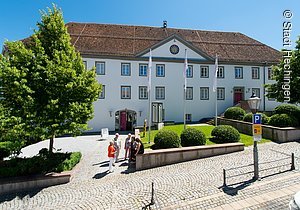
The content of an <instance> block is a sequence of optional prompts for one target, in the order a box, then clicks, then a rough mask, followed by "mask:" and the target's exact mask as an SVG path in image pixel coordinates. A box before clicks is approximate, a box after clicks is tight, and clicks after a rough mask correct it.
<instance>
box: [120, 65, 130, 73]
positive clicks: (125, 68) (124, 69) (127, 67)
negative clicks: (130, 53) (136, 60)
mask: <svg viewBox="0 0 300 210" xmlns="http://www.w3.org/2000/svg"><path fill="white" fill-rule="evenodd" d="M121 75H122V76H130V75H131V65H130V63H121Z"/></svg>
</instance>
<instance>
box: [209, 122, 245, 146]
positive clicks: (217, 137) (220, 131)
mask: <svg viewBox="0 0 300 210" xmlns="http://www.w3.org/2000/svg"><path fill="white" fill-rule="evenodd" d="M211 135H212V136H213V137H212V138H211V140H212V141H213V142H215V143H230V142H238V141H239V140H240V138H241V136H240V133H239V132H238V130H237V129H235V128H234V127H232V126H230V125H219V126H217V127H215V128H214V129H213V130H212V132H211Z"/></svg>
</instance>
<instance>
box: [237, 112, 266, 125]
mask: <svg viewBox="0 0 300 210" xmlns="http://www.w3.org/2000/svg"><path fill="white" fill-rule="evenodd" d="M258 114H261V117H262V124H268V122H269V120H270V118H269V117H268V116H267V115H265V114H264V113H258ZM252 116H253V114H252V113H248V114H246V115H245V116H244V119H243V121H245V122H251V123H252Z"/></svg>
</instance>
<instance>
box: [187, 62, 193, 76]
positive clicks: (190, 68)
mask: <svg viewBox="0 0 300 210" xmlns="http://www.w3.org/2000/svg"><path fill="white" fill-rule="evenodd" d="M192 77H193V66H192V65H188V69H187V70H186V78H192Z"/></svg>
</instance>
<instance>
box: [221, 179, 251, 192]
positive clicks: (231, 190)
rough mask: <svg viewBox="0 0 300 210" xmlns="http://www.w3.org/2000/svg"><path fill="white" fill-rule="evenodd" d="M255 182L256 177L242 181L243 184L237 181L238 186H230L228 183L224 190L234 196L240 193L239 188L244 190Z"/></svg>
mask: <svg viewBox="0 0 300 210" xmlns="http://www.w3.org/2000/svg"><path fill="white" fill-rule="evenodd" d="M253 182H255V179H250V180H247V181H245V182H241V184H239V183H237V184H239V185H237V186H236V187H230V186H228V185H227V186H223V187H222V190H223V192H224V193H226V194H227V195H231V196H234V195H237V193H238V191H239V190H242V189H244V188H246V187H248V186H249V185H250V184H251V183H253ZM235 185H236V184H235Z"/></svg>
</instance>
